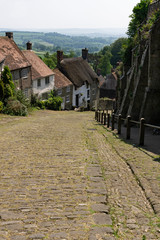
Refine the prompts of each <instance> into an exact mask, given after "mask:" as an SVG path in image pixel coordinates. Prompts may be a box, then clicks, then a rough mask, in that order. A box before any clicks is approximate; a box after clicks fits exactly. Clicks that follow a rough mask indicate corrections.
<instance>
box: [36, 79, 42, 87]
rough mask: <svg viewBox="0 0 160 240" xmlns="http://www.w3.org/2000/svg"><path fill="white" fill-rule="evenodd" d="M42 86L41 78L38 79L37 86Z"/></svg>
mask: <svg viewBox="0 0 160 240" xmlns="http://www.w3.org/2000/svg"><path fill="white" fill-rule="evenodd" d="M40 86H41V79H38V80H37V87H40Z"/></svg>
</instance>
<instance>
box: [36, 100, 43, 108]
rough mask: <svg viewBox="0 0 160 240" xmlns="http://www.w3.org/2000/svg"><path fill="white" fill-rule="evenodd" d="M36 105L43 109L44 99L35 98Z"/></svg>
mask: <svg viewBox="0 0 160 240" xmlns="http://www.w3.org/2000/svg"><path fill="white" fill-rule="evenodd" d="M36 106H37V107H39V108H40V109H45V101H40V100H37V103H36Z"/></svg>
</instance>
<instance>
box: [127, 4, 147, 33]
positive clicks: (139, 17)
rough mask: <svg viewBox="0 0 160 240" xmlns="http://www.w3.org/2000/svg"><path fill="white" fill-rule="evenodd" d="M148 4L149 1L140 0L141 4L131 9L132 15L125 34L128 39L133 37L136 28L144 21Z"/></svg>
mask: <svg viewBox="0 0 160 240" xmlns="http://www.w3.org/2000/svg"><path fill="white" fill-rule="evenodd" d="M150 2H151V1H150V0H141V2H140V3H138V4H137V5H136V6H135V7H134V8H133V13H132V14H131V15H130V18H131V21H130V23H129V26H128V32H127V34H128V36H129V37H131V38H133V37H134V36H135V34H136V33H137V30H138V28H139V27H140V26H141V24H142V23H143V21H144V20H145V19H146V17H147V13H148V7H149V4H150Z"/></svg>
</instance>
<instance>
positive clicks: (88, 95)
mask: <svg viewBox="0 0 160 240" xmlns="http://www.w3.org/2000/svg"><path fill="white" fill-rule="evenodd" d="M87 98H90V92H89V89H88V90H87Z"/></svg>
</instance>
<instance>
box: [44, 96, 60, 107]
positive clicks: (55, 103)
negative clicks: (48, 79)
mask: <svg viewBox="0 0 160 240" xmlns="http://www.w3.org/2000/svg"><path fill="white" fill-rule="evenodd" d="M61 103H62V98H61V97H58V96H57V97H50V98H49V99H48V100H47V101H46V102H45V106H46V108H47V109H50V110H61Z"/></svg>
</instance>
